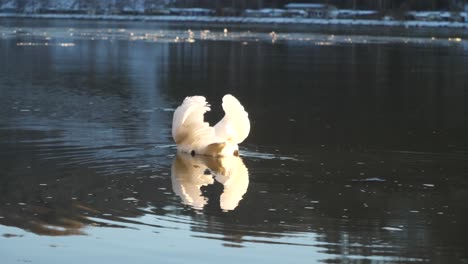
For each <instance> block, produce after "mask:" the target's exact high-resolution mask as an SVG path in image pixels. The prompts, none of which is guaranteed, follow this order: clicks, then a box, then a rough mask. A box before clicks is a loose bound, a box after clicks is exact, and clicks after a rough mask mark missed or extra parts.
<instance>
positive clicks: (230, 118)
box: [214, 94, 250, 144]
mask: <svg viewBox="0 0 468 264" xmlns="http://www.w3.org/2000/svg"><path fill="white" fill-rule="evenodd" d="M223 109H224V113H225V115H224V117H223V119H221V121H219V122H218V123H217V124H216V125H215V126H214V129H215V134H216V136H217V137H219V138H223V139H225V140H227V141H231V142H233V143H235V144H239V143H241V142H242V141H244V139H245V138H246V137H247V136H248V135H249V132H250V121H249V115H248V113H247V112H246V111H245V110H244V107H243V106H242V105H241V103H240V102H239V101H238V100H237V99H236V98H235V97H234V96H232V95H230V94H227V95H225V96H224V97H223Z"/></svg>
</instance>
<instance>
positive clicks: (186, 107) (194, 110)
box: [172, 96, 214, 144]
mask: <svg viewBox="0 0 468 264" xmlns="http://www.w3.org/2000/svg"><path fill="white" fill-rule="evenodd" d="M207 111H210V106H209V104H208V103H207V102H206V99H205V97H203V96H191V97H186V98H185V99H184V102H183V103H182V105H180V106H179V107H178V108H177V109H176V110H175V112H174V117H173V119H172V137H173V138H174V141H175V142H176V143H177V144H180V143H183V142H185V143H189V144H190V143H193V141H195V140H197V139H198V140H200V139H202V138H206V137H213V136H214V130H213V128H212V127H210V125H209V124H208V123H206V122H204V118H203V115H204V114H205V113H206V112H207Z"/></svg>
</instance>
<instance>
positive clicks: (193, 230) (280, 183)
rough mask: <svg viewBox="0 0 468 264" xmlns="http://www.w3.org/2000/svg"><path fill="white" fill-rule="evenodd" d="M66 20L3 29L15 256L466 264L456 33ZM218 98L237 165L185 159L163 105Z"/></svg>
mask: <svg viewBox="0 0 468 264" xmlns="http://www.w3.org/2000/svg"><path fill="white" fill-rule="evenodd" d="M56 23H57V22H56ZM62 23H64V22H62ZM64 24H65V25H62V26H61V27H59V28H58V29H57V28H54V27H52V28H51V29H50V28H48V27H44V28H41V29H40V30H36V29H34V27H32V26H29V27H28V26H22V27H21V28H22V30H21V31H16V32H15V33H14V34H13V33H12V32H13V31H15V30H17V27H2V28H1V32H2V34H1V35H2V38H1V39H0V52H1V56H2V58H3V61H2V63H1V64H0V73H1V74H0V91H1V97H0V105H1V106H0V110H1V111H0V144H1V146H0V156H1V158H2V160H1V162H0V169H1V171H2V172H3V173H2V174H1V176H0V183H1V184H0V186H1V187H0V188H1V189H0V224H1V226H0V233H1V234H3V236H2V237H0V244H1V247H0V252H1V255H2V257H3V256H5V261H6V263H11V262H17V261H32V262H36V261H37V262H41V261H43V262H53V261H56V262H60V260H64V259H65V258H66V256H67V254H75V255H76V256H77V257H76V260H74V261H76V262H80V263H83V261H85V260H86V258H87V256H90V257H92V259H93V262H95V261H98V260H99V259H100V256H103V255H106V254H107V255H114V256H119V257H120V258H116V259H101V261H103V262H110V261H113V262H116V263H123V262H125V261H126V260H128V259H127V258H125V257H124V255H125V254H126V253H128V252H132V254H135V255H138V257H137V260H138V262H154V260H167V261H173V262H182V261H184V260H186V257H187V256H197V257H198V256H201V255H202V253H207V252H217V253H216V254H219V255H220V256H223V257H225V258H226V259H229V260H232V261H231V262H236V263H237V262H239V261H253V260H258V261H265V260H268V261H270V262H285V261H287V262H288V263H290V262H292V263H294V262H303V261H304V260H308V261H309V260H310V261H312V262H314V261H326V262H349V263H360V262H384V263H385V262H388V263H393V262H398V261H401V262H410V261H415V262H418V261H434V260H441V261H443V262H447V263H460V262H461V263H463V262H464V261H465V262H466V261H467V259H468V256H467V255H466V252H468V251H467V250H466V248H467V247H468V243H467V241H466V237H467V236H466V235H467V229H466V227H465V225H464V224H463V223H465V222H466V219H467V216H468V215H467V213H466V212H467V210H466V206H465V201H466V198H468V193H467V191H466V186H467V184H468V183H467V181H466V177H465V176H466V174H467V172H468V167H467V166H466V164H467V160H468V155H467V150H468V147H467V146H468V144H467V143H468V142H467V139H466V136H465V135H466V132H468V127H467V122H466V113H468V112H467V108H466V105H467V104H466V102H467V93H466V76H467V75H466V69H467V68H468V61H467V59H466V58H467V56H466V49H464V43H465V40H461V41H460V42H457V41H454V42H449V41H448V40H447V39H444V40H440V41H439V42H438V41H436V42H433V40H431V39H423V40H421V39H416V38H415V39H413V38H411V39H409V40H408V41H406V39H405V38H396V37H395V38H383V37H368V36H348V35H343V36H333V37H332V36H331V35H330V34H305V33H301V34H293V33H289V34H283V33H281V32H276V33H275V35H274V36H275V41H274V43H272V41H271V40H272V39H271V38H272V35H273V34H270V33H268V32H267V33H258V34H257V33H252V32H247V31H239V32H231V31H229V33H228V34H227V35H228V36H225V33H224V32H223V31H222V30H218V31H216V30H211V31H210V32H206V31H205V32H201V31H198V30H194V29H192V32H193V34H194V36H193V38H194V40H195V42H193V43H190V41H189V42H187V41H186V40H187V39H188V38H190V33H189V31H188V30H187V29H184V30H170V29H167V28H166V29H164V28H162V29H154V30H151V31H148V30H147V29H145V30H143V29H141V30H139V29H138V28H136V29H135V28H132V29H125V30H123V29H119V28H111V29H95V28H94V29H93V28H91V29H90V28H76V29H73V30H70V29H69V27H66V23H64ZM98 24H99V23H98ZM106 25H107V24H106ZM64 28H65V29H66V30H64ZM38 32H39V33H38ZM70 32H72V33H73V34H71V35H70ZM130 32H133V36H132V35H131V33H130ZM148 32H149V33H148ZM64 33H66V34H64ZM202 33H203V34H202ZM67 34H68V35H67ZM177 36H179V38H180V40H181V41H180V42H179V41H178V42H175V41H174V39H175V38H176V37H177ZM302 38H304V39H307V38H313V39H312V40H311V39H307V40H306V41H305V40H302ZM330 38H333V40H332V44H333V45H319V44H317V43H319V42H324V43H325V42H327V43H328V42H329V41H331V40H330ZM336 39H338V40H336ZM348 39H351V40H353V41H348ZM18 43H54V45H49V44H48V45H43V44H40V45H39V44H38V45H23V44H21V45H18ZM60 43H73V45H71V46H66V45H65V46H63V45H59V44H60ZM245 43H247V45H246V44H245ZM298 43H299V44H300V45H297V44H298ZM369 43H372V45H369ZM55 44H57V45H55ZM228 92H229V93H233V94H235V95H236V96H238V97H239V98H240V100H241V101H242V102H243V103H244V102H245V107H246V109H247V110H248V112H249V116H250V117H251V120H252V132H251V135H250V136H249V138H248V139H247V140H246V143H245V144H243V145H241V155H242V157H241V158H236V159H235V160H232V161H225V162H224V163H223V161H221V164H220V161H215V162H214V164H213V161H212V160H211V161H210V160H205V159H204V158H192V157H190V156H189V157H185V158H184V157H181V156H179V155H176V150H175V145H174V143H173V142H172V139H171V133H170V129H171V127H170V125H171V118H172V113H173V112H172V111H173V109H174V108H175V107H177V105H179V104H180V102H181V100H182V99H183V98H184V97H185V96H187V95H192V94H203V95H205V96H207V97H208V99H209V100H208V101H216V99H217V100H218V101H219V99H220V98H221V97H222V96H223V95H224V94H225V93H228ZM266 95H268V96H266ZM212 99H213V100H212ZM220 113H221V110H220V109H216V108H215V109H213V112H212V113H209V114H207V118H208V120H217V119H219V116H217V115H220ZM187 164H189V165H188V166H185V165H187ZM190 165H192V166H193V165H196V166H198V167H199V168H197V169H199V170H200V171H198V172H193V171H192V168H193V167H190ZM205 167H207V168H209V170H210V173H211V174H214V176H215V177H213V176H202V178H201V179H200V182H193V181H190V180H193V178H189V177H188V176H189V175H192V174H194V173H195V174H198V173H204V172H205V169H204V168H205ZM227 168H237V170H238V171H239V173H235V175H236V176H240V177H234V178H233V179H237V180H239V182H238V183H236V184H233V183H232V182H231V183H230V182H229V181H230V180H229V177H226V176H227V175H226V173H222V172H223V170H224V171H227V170H228V169H227ZM247 174H248V177H246V176H247ZM186 176H187V177H186ZM223 176H225V177H223ZM200 194H201V196H199V195H200ZM226 200H227V201H228V202H226ZM18 228H19V229H18ZM37 235H41V236H37ZM43 235H46V236H43ZM25 245H27V247H28V248H30V249H31V250H30V251H29V252H24V251H22V250H20V249H21V248H24V247H25ZM52 260H53V261H52ZM194 261H195V262H196V261H199V262H201V261H203V258H200V260H194ZM205 262H206V261H205Z"/></svg>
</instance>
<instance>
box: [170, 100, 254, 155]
mask: <svg viewBox="0 0 468 264" xmlns="http://www.w3.org/2000/svg"><path fill="white" fill-rule="evenodd" d="M223 109H224V112H225V115H224V117H223V119H222V120H221V121H220V122H218V123H217V124H216V125H215V126H214V127H211V126H210V125H209V124H208V123H207V122H205V121H204V114H205V113H206V112H207V111H210V106H209V104H208V103H207V102H206V99H205V97H203V96H191V97H186V98H185V99H184V101H183V102H182V105H180V106H179V107H178V108H177V109H176V110H175V112H174V117H173V120H172V137H173V138H174V141H175V142H176V143H177V148H178V150H179V151H182V152H187V153H192V152H194V153H195V154H202V155H210V156H229V155H234V154H235V153H237V151H238V146H237V144H239V143H241V142H242V141H244V139H245V138H246V137H247V136H248V134H249V131H250V122H249V118H248V114H247V112H246V111H245V110H244V107H243V106H242V105H241V104H240V102H239V101H238V100H237V99H236V98H235V97H234V96H232V95H230V94H228V95H225V96H224V97H223Z"/></svg>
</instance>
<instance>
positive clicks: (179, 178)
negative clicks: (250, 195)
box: [171, 153, 249, 211]
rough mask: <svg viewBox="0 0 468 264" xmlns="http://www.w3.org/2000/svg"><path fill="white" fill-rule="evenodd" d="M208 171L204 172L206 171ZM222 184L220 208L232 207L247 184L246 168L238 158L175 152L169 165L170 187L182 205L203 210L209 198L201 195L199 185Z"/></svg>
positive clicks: (245, 189)
mask: <svg viewBox="0 0 468 264" xmlns="http://www.w3.org/2000/svg"><path fill="white" fill-rule="evenodd" d="M207 170H208V171H209V173H210V174H206V171H207ZM213 175H214V179H215V180H216V181H217V182H219V183H221V184H222V185H223V186H224V191H223V193H222V194H221V197H220V199H219V200H220V207H221V209H222V210H224V211H229V210H234V209H235V208H236V207H237V205H238V204H239V201H240V200H241V199H242V196H244V194H245V193H246V192H247V188H248V186H249V171H248V169H247V167H246V166H245V164H244V162H242V159H241V158H240V157H235V156H226V157H210V156H202V155H197V156H191V155H188V154H185V153H177V155H176V157H175V159H174V162H173V163H172V168H171V180H172V190H173V191H174V192H175V193H176V194H177V195H178V196H180V198H181V199H182V203H183V204H187V205H190V206H192V207H193V208H195V209H203V207H204V206H205V205H206V203H207V202H208V199H207V198H206V197H204V196H202V191H201V189H200V188H201V187H202V186H207V185H210V184H213V183H214V180H213Z"/></svg>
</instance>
